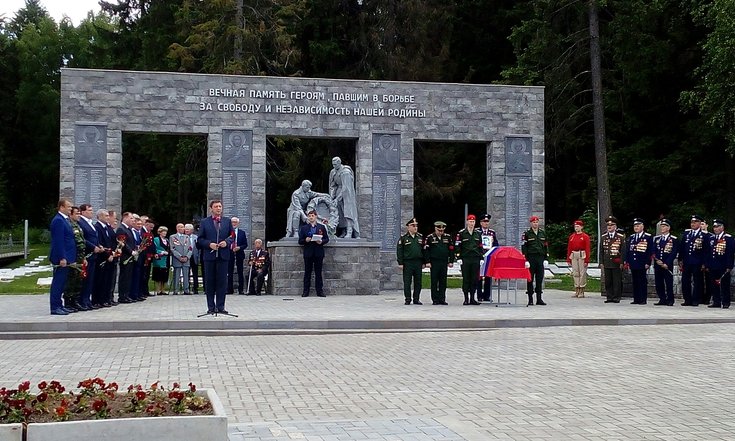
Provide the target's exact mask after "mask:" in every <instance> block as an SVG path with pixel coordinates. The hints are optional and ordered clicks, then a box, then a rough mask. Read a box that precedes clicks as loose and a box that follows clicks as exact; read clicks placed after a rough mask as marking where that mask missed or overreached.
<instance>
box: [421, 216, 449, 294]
mask: <svg viewBox="0 0 735 441" xmlns="http://www.w3.org/2000/svg"><path fill="white" fill-rule="evenodd" d="M446 228H447V224H445V223H444V222H442V221H436V222H434V232H433V233H431V234H429V235H428V236H426V238H425V239H424V262H428V263H427V266H428V267H429V268H430V269H431V303H432V304H433V305H446V304H447V267H449V268H451V267H452V266H453V265H454V243H453V242H452V236H450V235H449V234H447V233H445V230H446Z"/></svg>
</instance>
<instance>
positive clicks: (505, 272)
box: [485, 247, 531, 281]
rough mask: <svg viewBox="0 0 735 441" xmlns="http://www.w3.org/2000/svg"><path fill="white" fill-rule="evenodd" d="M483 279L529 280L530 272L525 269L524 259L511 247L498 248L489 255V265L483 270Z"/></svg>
mask: <svg viewBox="0 0 735 441" xmlns="http://www.w3.org/2000/svg"><path fill="white" fill-rule="evenodd" d="M485 277H492V278H494V279H526V280H529V281H530V280H531V272H530V271H528V268H526V258H525V257H524V256H523V254H522V253H521V252H520V251H518V250H517V249H516V248H513V247H498V249H497V250H495V251H494V252H493V253H492V254H491V255H490V264H489V265H487V266H486V268H485Z"/></svg>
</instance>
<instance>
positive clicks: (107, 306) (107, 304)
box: [102, 303, 119, 308]
mask: <svg viewBox="0 0 735 441" xmlns="http://www.w3.org/2000/svg"><path fill="white" fill-rule="evenodd" d="M115 305H119V303H115ZM115 305H113V304H112V303H103V304H102V307H103V308H111V307H113V306H115Z"/></svg>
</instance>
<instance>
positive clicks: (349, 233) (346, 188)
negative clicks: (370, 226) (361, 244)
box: [329, 156, 360, 239]
mask: <svg viewBox="0 0 735 441" xmlns="http://www.w3.org/2000/svg"><path fill="white" fill-rule="evenodd" d="M332 166H333V167H334V169H333V170H332V171H330V172H329V195H330V196H331V197H332V199H333V200H334V203H335V204H337V208H338V209H339V224H338V225H337V227H338V228H344V229H345V231H344V232H343V233H342V235H340V236H339V237H346V238H348V239H350V238H355V239H357V238H359V237H360V225H359V223H358V221H357V196H356V195H355V174H354V173H353V172H352V169H351V168H350V166H348V165H342V160H341V159H340V158H339V156H335V157H334V158H332Z"/></svg>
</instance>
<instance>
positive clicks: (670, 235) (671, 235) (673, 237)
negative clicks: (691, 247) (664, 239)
mask: <svg viewBox="0 0 735 441" xmlns="http://www.w3.org/2000/svg"><path fill="white" fill-rule="evenodd" d="M669 237H670V238H672V239H678V237H676V236H674V235H673V234H669Z"/></svg>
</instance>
